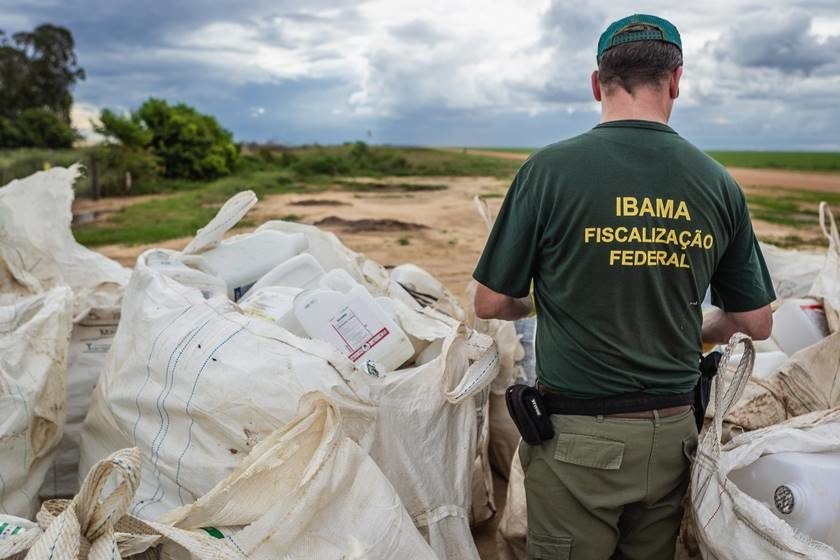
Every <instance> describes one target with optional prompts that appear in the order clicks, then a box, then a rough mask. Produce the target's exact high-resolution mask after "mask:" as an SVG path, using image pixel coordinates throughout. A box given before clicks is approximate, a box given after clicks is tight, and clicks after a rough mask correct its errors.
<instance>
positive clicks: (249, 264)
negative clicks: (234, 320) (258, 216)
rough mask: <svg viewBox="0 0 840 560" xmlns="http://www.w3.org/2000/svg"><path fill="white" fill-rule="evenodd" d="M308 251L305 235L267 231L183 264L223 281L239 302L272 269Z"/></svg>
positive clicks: (187, 260)
mask: <svg viewBox="0 0 840 560" xmlns="http://www.w3.org/2000/svg"><path fill="white" fill-rule="evenodd" d="M308 247H309V242H308V240H307V239H306V236H305V235H303V234H302V233H281V232H279V231H272V230H266V231H258V232H256V233H253V234H251V235H243V236H241V237H236V238H234V239H230V240H228V241H225V242H223V243H222V244H221V245H219V246H218V247H215V248H213V249H210V250H209V251H205V252H204V253H201V254H198V255H184V257H183V261H184V263H186V264H188V265H189V266H191V267H193V268H197V269H198V270H201V271H202V272H206V273H208V274H212V275H214V276H218V277H219V278H221V279H222V280H223V281H224V282H225V285H226V286H227V294H228V297H229V298H230V299H231V300H233V301H237V300H239V299H240V298H241V297H242V296H243V295H245V293H246V292H247V291H248V290H249V289H250V288H251V286H253V285H254V284H255V283H256V282H257V280H259V279H260V278H262V277H263V276H264V275H265V274H266V273H267V272H269V271H270V270H271V269H272V268H274V267H275V266H277V265H278V264H280V263H282V262H285V261H287V260H289V259H291V258H292V257H294V256H295V255H298V254H300V253H302V252H303V251H305V250H306V249H307V248H308Z"/></svg>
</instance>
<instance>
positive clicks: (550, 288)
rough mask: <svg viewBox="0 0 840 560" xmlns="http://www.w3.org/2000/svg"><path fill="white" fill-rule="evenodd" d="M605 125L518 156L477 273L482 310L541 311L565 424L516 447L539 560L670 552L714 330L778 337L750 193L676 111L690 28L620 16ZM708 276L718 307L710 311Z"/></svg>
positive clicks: (497, 314) (557, 409)
mask: <svg viewBox="0 0 840 560" xmlns="http://www.w3.org/2000/svg"><path fill="white" fill-rule="evenodd" d="M597 60H598V70H596V71H595V72H593V73H592V79H591V81H592V92H593V95H594V97H595V99H596V100H598V101H600V102H601V109H602V111H601V122H600V124H598V125H597V126H596V127H595V128H593V129H592V130H590V131H588V132H586V133H584V134H582V135H580V136H577V137H574V138H571V139H569V140H565V141H562V142H558V143H556V144H552V145H550V146H548V147H546V148H543V149H542V150H540V151H538V152H536V153H535V154H533V155H532V156H531V157H530V158H529V159H528V161H527V162H525V164H524V165H523V166H522V167H521V168H520V169H519V171H518V173H517V175H516V178H515V179H514V181H513V184H512V185H511V188H510V190H509V191H508V194H507V196H506V197H505V201H504V203H503V204H502V207H501V210H500V212H499V216H498V218H497V220H496V224H495V226H494V228H493V231H492V233H491V234H490V237H489V239H488V241H487V245H486V247H485V249H484V253H483V254H482V256H481V259H480V261H479V263H478V266H477V268H476V270H475V273H474V277H475V279H476V280H477V281H478V282H479V288H478V291H477V293H476V296H475V310H476V314H477V315H478V316H479V317H481V318H500V319H507V320H513V319H517V318H520V317H522V316H525V315H527V314H528V313H530V312H531V311H532V302H531V299H530V297H529V292H530V289H531V286H532V283H533V298H534V300H533V301H534V303H535V305H536V309H537V321H538V325H539V326H538V329H537V336H536V355H537V376H538V379H539V381H538V387H539V389H540V392H541V393H542V394H543V396H544V399H545V401H546V403H547V405H548V408H549V410H550V412H551V413H552V416H551V420H552V424H553V427H554V431H555V436H554V438H553V439H551V440H548V441H545V442H543V444H542V445H535V446H531V445H526V444H522V445H521V446H520V458H521V459H522V464H523V467H524V469H525V487H526V495H527V501H528V525H529V528H528V554H529V557H531V558H552V559H563V558H574V559H575V560H579V559H586V558H593V559H606V558H611V557H615V558H638V559H643V558H644V559H656V558H672V557H673V554H674V543H675V539H676V535H677V531H678V528H679V524H680V519H681V517H682V507H681V500H682V497H683V494H684V493H685V489H686V486H687V484H688V474H689V466H690V457H691V455H692V453H693V450H694V448H695V447H696V444H697V430H696V427H695V422H694V417H693V415H692V413H691V407H690V404H691V402H692V391H693V388H694V387H695V385H696V383H697V379H698V362H699V359H700V356H701V348H702V342H714V343H725V342H726V341H727V340H728V339H729V337H730V336H731V335H732V334H733V333H735V332H744V333H746V334H748V335H750V336H752V337H753V338H756V339H764V338H767V337H768V336H769V335H770V330H771V326H772V315H771V311H770V303H771V302H772V301H773V300H774V299H775V294H774V292H773V287H772V283H771V281H770V277H769V274H768V272H767V268H766V266H765V264H764V259H763V257H762V255H761V251H760V249H759V246H758V242H757V241H756V238H755V235H754V233H753V229H752V224H751V222H750V216H749V213H748V211H747V204H746V201H745V199H744V194H743V192H742V191H741V189H740V188H739V187H738V185H737V184H736V182H735V181H734V180H733V179H732V177H731V176H730V175H729V173H727V171H726V170H725V169H724V168H723V167H722V166H721V165H719V164H718V163H717V162H715V161H714V160H712V159H711V158H709V157H708V156H706V155H705V154H704V153H703V152H701V151H700V150H698V149H697V148H695V147H694V146H692V145H691V144H690V143H689V142H687V141H686V140H684V139H683V138H681V137H680V136H679V135H678V134H677V133H676V132H674V130H672V129H671V128H670V127H669V126H668V125H667V122H668V119H669V117H670V115H671V109H672V107H673V103H674V100H675V99H676V98H677V96H678V95H679V84H680V78H681V76H682V70H683V69H682V45H681V41H680V36H679V32H678V31H677V29H676V28H675V27H674V26H673V25H672V24H671V23H669V22H668V21H666V20H663V19H661V18H658V17H655V16H647V15H634V16H630V17H627V18H624V19H622V20H619V21H617V22H615V23H613V24H612V25H610V26H609V27H608V28H607V30H606V31H605V32H604V34H603V35H602V36H601V39H600V41H599V44H598V53H597ZM709 287H711V293H712V301H713V303H714V304H715V305H716V306H717V307H718V309H716V310H715V311H713V312H710V313H707V314H706V315H705V317H704V316H703V313H702V311H701V304H702V301H703V298H704V295H705V293H706V291H707V289H708V288H709Z"/></svg>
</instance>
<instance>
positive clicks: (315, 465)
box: [0, 393, 434, 560]
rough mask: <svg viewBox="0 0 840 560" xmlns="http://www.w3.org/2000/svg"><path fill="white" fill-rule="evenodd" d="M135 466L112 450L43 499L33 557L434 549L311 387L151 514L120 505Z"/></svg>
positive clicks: (393, 553)
mask: <svg viewBox="0 0 840 560" xmlns="http://www.w3.org/2000/svg"><path fill="white" fill-rule="evenodd" d="M140 465H141V461H140V452H139V450H138V449H137V448H131V449H124V450H120V451H117V452H115V453H113V454H111V455H110V456H109V457H107V458H105V459H104V460H102V461H100V462H99V463H97V464H96V465H94V467H93V469H92V470H91V472H90V474H89V475H88V476H87V477H86V479H85V482H84V484H83V485H82V489H81V491H80V493H79V494H78V495H77V496H76V497H75V498H74V499H73V500H72V501H61V500H54V501H51V502H47V503H45V505H44V507H43V508H42V510H41V512H40V513H39V516H38V519H39V523H41V525H42V527H43V531H44V533H43V536H41V537H40V538H39V539H38V540H37V541H36V542H35V543H34V544H33V545H32V549H31V550H30V554H31V555H32V557H33V558H41V557H44V558H46V556H45V555H44V554H43V553H44V551H46V550H49V551H50V558H52V559H53V560H71V559H72V560H75V558H76V557H77V555H78V554H79V553H80V552H82V553H85V554H86V553H88V552H87V548H88V546H89V547H90V552H89V554H90V556H89V557H90V558H91V559H93V560H99V559H102V560H104V559H105V558H107V559H109V560H113V559H115V558H120V557H127V556H129V555H132V554H137V553H141V552H144V551H146V550H147V549H149V548H150V547H153V546H159V549H157V550H155V551H154V552H155V554H154V555H153V556H154V557H157V556H159V557H161V558H167V559H173V560H174V559H178V560H180V559H183V560H192V559H197V560H222V559H236V558H243V559H244V558H248V559H254V560H273V559H276V558H324V559H336V560H338V559H340V558H421V559H429V560H430V559H432V558H434V553H433V552H432V550H431V548H430V547H429V545H428V544H427V543H426V542H425V541H424V540H423V538H422V536H421V535H420V533H419V532H418V531H417V529H416V528H415V527H414V525H413V524H412V523H411V518H410V517H409V516H408V513H407V512H406V511H405V508H403V506H402V504H401V502H400V499H399V496H398V495H397V493H396V491H395V490H394V488H393V486H392V485H391V484H390V482H389V481H388V480H387V479H386V478H385V476H384V475H383V474H382V472H381V471H380V470H379V468H378V467H377V466H376V463H374V462H373V460H372V459H371V458H370V457H369V456H368V455H367V454H366V453H365V452H364V450H362V449H361V447H359V445H358V444H356V443H355V442H354V441H352V440H351V439H350V438H348V437H347V436H346V435H345V434H344V433H343V431H342V418H341V414H340V412H339V410H338V409H337V408H336V407H335V406H333V405H332V404H331V403H330V401H329V400H328V399H327V398H326V396H325V395H323V394H322V393H309V394H307V395H305V396H304V397H303V398H302V399H301V402H300V409H299V411H298V414H297V415H296V416H295V418H293V419H292V420H291V421H290V422H289V423H288V424H286V425H284V426H282V427H281V428H279V429H278V430H276V431H275V432H273V433H271V434H269V435H268V436H267V437H266V438H265V439H264V440H263V441H261V442H260V443H258V444H257V445H256V446H255V447H254V449H252V450H251V452H250V453H249V454H248V455H247V456H246V457H244V458H243V460H242V462H241V463H240V464H239V465H238V466H237V467H236V468H235V469H234V470H233V471H232V472H231V473H230V474H229V475H228V476H227V477H225V478H224V479H223V480H221V481H220V482H219V483H218V484H217V485H215V486H214V487H213V488H211V490H210V491H209V492H208V493H207V494H205V495H204V496H201V497H200V498H198V500H196V501H195V502H194V503H192V504H189V505H187V506H184V507H182V508H179V509H176V510H174V511H171V512H168V513H166V514H164V515H162V516H160V518H158V519H157V520H155V521H145V522H144V521H141V520H139V519H137V518H135V517H133V516H131V515H129V514H127V509H128V507H129V506H130V504H131V503H132V501H133V496H134V492H135V491H136V489H137V487H138V481H139V478H140ZM114 475H116V480H115V481H112V482H109V481H108V478H109V477H113V476H114ZM0 543H2V541H0ZM103 552H104V553H105V554H104V555H103V554H102V553H103Z"/></svg>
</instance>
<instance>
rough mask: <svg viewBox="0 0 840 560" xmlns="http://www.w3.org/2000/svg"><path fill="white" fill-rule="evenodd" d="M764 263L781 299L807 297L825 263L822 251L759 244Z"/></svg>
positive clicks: (777, 295)
mask: <svg viewBox="0 0 840 560" xmlns="http://www.w3.org/2000/svg"><path fill="white" fill-rule="evenodd" d="M759 245H760V247H761V253H762V255H764V262H765V263H766V264H767V270H768V271H769V272H770V278H771V280H772V281H773V289H774V290H775V292H776V297H777V298H779V299H790V298H802V297H806V296H807V295H808V293H809V292H810V291H811V285H812V284H813V283H814V279H815V278H816V277H817V274H819V272H820V269H821V268H822V266H823V263H824V262H825V255H824V254H823V252H822V251H798V250H796V249H783V248H782V247H777V246H776V245H771V244H770V243H763V242H762V243H759Z"/></svg>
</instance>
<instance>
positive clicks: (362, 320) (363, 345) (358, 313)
mask: <svg viewBox="0 0 840 560" xmlns="http://www.w3.org/2000/svg"><path fill="white" fill-rule="evenodd" d="M355 303H356V302H353V303H351V304H350V305H347V306H345V307H343V308H342V309H341V311H339V312H338V314H336V315H335V316H334V317H333V318H332V320H331V321H330V327H332V329H333V330H334V331H335V333H336V335H338V337H339V338H340V339H341V341H342V343H343V344H344V348H345V353H346V355H347V357H348V358H350V359H351V360H352V361H354V362H357V361H359V359H361V357H362V356H364V355H365V354H367V353H368V351H370V349H371V348H373V347H374V346H376V345H377V344H379V343H380V342H381V341H382V340H383V339H384V338H385V337H386V336H388V333H389V331H388V329H387V328H386V327H385V325H383V324H382V323H381V321H379V319H378V318H377V317H376V314H375V313H374V312H373V311H372V310H371V309H369V307H368V306H365V305H359V304H355ZM354 304H355V305H354Z"/></svg>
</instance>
